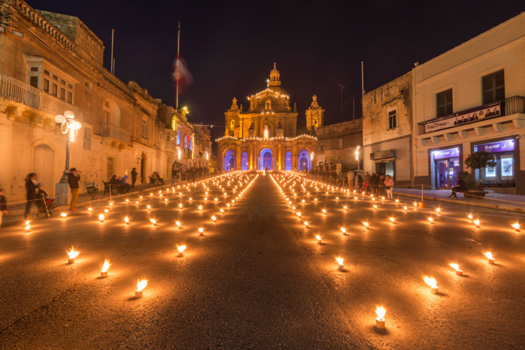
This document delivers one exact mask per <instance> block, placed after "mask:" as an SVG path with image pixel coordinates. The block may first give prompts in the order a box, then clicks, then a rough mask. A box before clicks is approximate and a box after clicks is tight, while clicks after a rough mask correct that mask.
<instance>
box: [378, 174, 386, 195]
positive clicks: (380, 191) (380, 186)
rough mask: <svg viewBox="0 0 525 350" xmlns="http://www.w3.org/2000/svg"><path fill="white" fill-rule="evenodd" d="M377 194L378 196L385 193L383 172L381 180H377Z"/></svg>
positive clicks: (380, 176)
mask: <svg viewBox="0 0 525 350" xmlns="http://www.w3.org/2000/svg"><path fill="white" fill-rule="evenodd" d="M377 195H378V196H384V195H385V175H383V174H381V175H379V180H378V182H377Z"/></svg>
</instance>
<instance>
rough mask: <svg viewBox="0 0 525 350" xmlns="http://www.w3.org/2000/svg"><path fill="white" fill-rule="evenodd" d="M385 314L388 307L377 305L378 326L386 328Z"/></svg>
mask: <svg viewBox="0 0 525 350" xmlns="http://www.w3.org/2000/svg"><path fill="white" fill-rule="evenodd" d="M385 314H386V309H385V308H384V307H383V306H382V305H381V306H378V307H376V316H377V317H376V327H377V328H385V322H386V320H385Z"/></svg>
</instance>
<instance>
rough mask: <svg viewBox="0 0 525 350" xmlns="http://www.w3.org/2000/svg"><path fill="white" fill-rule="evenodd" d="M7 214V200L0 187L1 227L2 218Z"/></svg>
mask: <svg viewBox="0 0 525 350" xmlns="http://www.w3.org/2000/svg"><path fill="white" fill-rule="evenodd" d="M4 215H7V200H6V199H5V196H4V189H3V188H0V228H1V227H2V218H3V216H4Z"/></svg>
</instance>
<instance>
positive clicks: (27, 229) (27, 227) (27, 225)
mask: <svg viewBox="0 0 525 350" xmlns="http://www.w3.org/2000/svg"><path fill="white" fill-rule="evenodd" d="M25 225H26V232H29V230H30V229H31V222H30V221H29V220H27V221H26V224H25Z"/></svg>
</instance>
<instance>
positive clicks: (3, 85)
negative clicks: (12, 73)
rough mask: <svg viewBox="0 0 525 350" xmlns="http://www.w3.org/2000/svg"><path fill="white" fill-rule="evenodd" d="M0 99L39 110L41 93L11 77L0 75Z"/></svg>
mask: <svg viewBox="0 0 525 350" xmlns="http://www.w3.org/2000/svg"><path fill="white" fill-rule="evenodd" d="M0 97H2V98H5V99H6V100H11V101H16V102H19V103H23V104H25V105H26V106H29V107H31V108H35V109H40V101H41V91H40V90H38V89H36V88H34V87H32V86H31V85H28V84H26V83H23V82H21V81H20V80H17V79H15V78H13V77H8V76H5V75H0Z"/></svg>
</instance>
